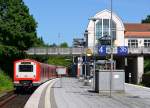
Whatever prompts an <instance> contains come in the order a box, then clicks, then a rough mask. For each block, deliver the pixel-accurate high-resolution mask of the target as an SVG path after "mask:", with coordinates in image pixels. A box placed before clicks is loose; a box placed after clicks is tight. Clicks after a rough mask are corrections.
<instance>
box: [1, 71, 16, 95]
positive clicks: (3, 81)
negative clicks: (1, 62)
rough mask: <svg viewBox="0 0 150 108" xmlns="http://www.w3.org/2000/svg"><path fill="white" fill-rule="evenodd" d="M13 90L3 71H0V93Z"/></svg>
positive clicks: (10, 81) (8, 78)
mask: <svg viewBox="0 0 150 108" xmlns="http://www.w3.org/2000/svg"><path fill="white" fill-rule="evenodd" d="M12 89H13V83H12V80H11V79H10V77H8V76H7V75H6V74H5V73H4V72H3V71H1V70H0V92H3V91H8V90H12Z"/></svg>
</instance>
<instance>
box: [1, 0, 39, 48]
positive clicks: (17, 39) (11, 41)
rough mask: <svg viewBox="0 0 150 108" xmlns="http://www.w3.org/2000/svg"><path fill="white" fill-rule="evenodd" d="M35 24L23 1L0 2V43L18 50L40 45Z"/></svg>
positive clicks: (3, 0)
mask: <svg viewBox="0 0 150 108" xmlns="http://www.w3.org/2000/svg"><path fill="white" fill-rule="evenodd" d="M36 27H37V23H36V22H35V20H34V18H33V16H32V15H30V14H29V9H28V7H27V6H26V5H25V4H24V2H23V0H0V43H1V44H3V45H7V46H15V47H17V48H18V49H19V50H25V49H28V48H29V47H32V46H35V45H37V44H38V43H40V44H41V40H40V39H39V38H37V34H36Z"/></svg>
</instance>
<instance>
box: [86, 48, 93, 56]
mask: <svg viewBox="0 0 150 108" xmlns="http://www.w3.org/2000/svg"><path fill="white" fill-rule="evenodd" d="M92 54H93V52H92V50H91V49H90V48H88V49H87V50H86V55H87V56H91V55H92Z"/></svg>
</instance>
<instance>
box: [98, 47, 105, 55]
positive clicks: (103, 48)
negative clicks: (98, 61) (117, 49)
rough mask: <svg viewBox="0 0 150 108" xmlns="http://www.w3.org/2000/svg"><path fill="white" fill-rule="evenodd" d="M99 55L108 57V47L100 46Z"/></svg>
mask: <svg viewBox="0 0 150 108" xmlns="http://www.w3.org/2000/svg"><path fill="white" fill-rule="evenodd" d="M98 54H99V55H100V56H105V55H106V46H104V45H102V46H99V48H98Z"/></svg>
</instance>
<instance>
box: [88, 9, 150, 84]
mask: <svg viewBox="0 0 150 108" xmlns="http://www.w3.org/2000/svg"><path fill="white" fill-rule="evenodd" d="M93 19H95V20H96V21H93ZM87 31H88V35H87V36H86V41H87V47H89V48H91V47H93V46H94V45H95V46H97V45H98V44H100V43H99V41H98V40H99V39H101V38H102V37H104V36H110V37H111V38H112V39H113V46H116V47H117V46H128V47H129V48H142V47H150V24H134V23H128V24H127V23H126V24H124V23H123V21H122V20H121V18H120V17H118V16H117V14H115V13H114V12H112V21H111V11H109V10H107V9H106V10H103V11H100V12H98V13H97V14H96V15H95V16H93V17H92V18H91V19H90V21H89V24H88V26H87ZM94 39H95V41H94ZM94 42H95V43H94ZM135 61H136V62H135V63H134V66H135V67H136V69H131V70H132V71H133V70H134V72H128V74H129V73H130V74H134V77H135V76H136V78H135V79H136V83H139V82H140V81H141V79H142V75H143V73H144V57H143V55H139V56H137V57H136V60H135ZM131 67H132V66H131Z"/></svg>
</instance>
